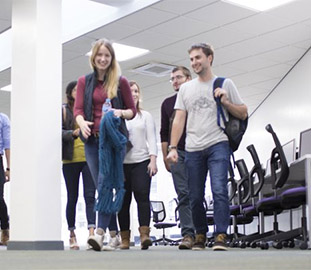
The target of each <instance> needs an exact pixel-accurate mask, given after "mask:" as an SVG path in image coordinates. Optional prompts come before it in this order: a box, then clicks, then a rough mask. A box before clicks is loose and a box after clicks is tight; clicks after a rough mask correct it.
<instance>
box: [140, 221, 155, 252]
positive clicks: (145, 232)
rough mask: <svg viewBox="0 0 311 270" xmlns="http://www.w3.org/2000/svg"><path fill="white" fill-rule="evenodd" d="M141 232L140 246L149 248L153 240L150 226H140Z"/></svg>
mask: <svg viewBox="0 0 311 270" xmlns="http://www.w3.org/2000/svg"><path fill="white" fill-rule="evenodd" d="M138 230H139V233H140V247H141V249H148V248H149V247H150V246H152V241H151V239H150V237H149V234H150V228H149V227H148V226H141V227H139V228H138Z"/></svg>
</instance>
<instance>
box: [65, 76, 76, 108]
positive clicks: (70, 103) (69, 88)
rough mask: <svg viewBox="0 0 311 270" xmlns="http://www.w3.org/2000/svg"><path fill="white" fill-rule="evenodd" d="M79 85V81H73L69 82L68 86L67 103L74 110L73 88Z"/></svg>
mask: <svg viewBox="0 0 311 270" xmlns="http://www.w3.org/2000/svg"><path fill="white" fill-rule="evenodd" d="M76 85H77V81H72V82H70V83H68V85H67V87H66V96H67V103H68V106H69V108H70V109H71V110H72V109H73V105H74V102H75V100H74V98H73V97H72V95H71V94H72V90H73V89H74V88H75V87H76Z"/></svg>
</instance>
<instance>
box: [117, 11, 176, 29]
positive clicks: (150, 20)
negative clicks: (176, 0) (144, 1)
mask: <svg viewBox="0 0 311 270" xmlns="http://www.w3.org/2000/svg"><path fill="white" fill-rule="evenodd" d="M174 17H176V15H175V14H172V13H169V12H166V11H161V10H158V9H155V8H152V7H150V8H146V9H142V10H139V11H138V12H135V13H133V14H131V15H129V16H126V17H125V18H122V19H120V20H118V23H120V24H123V25H127V26H131V27H135V28H138V29H148V28H150V27H152V26H155V25H158V24H161V23H163V22H165V21H168V20H170V19H172V18H174ZM142 22H143V23H142Z"/></svg>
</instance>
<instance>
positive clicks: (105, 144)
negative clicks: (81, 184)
mask: <svg viewBox="0 0 311 270" xmlns="http://www.w3.org/2000/svg"><path fill="white" fill-rule="evenodd" d="M120 123H121V119H120V118H119V117H115V116H114V115H113V111H109V112H108V113H106V114H105V117H103V118H102V120H101V122H100V129H99V179H98V183H99V186H98V198H97V202H96V206H95V209H96V210H97V211H99V212H102V213H107V214H112V213H116V212H119V211H120V209H121V207H122V203H123V197H124V193H125V189H124V175H123V152H124V151H125V145H126V142H127V138H126V137H125V136H124V135H123V134H122V133H121V132H120V131H119V126H120Z"/></svg>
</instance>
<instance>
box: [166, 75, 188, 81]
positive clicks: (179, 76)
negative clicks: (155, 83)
mask: <svg viewBox="0 0 311 270" xmlns="http://www.w3.org/2000/svg"><path fill="white" fill-rule="evenodd" d="M185 77H186V76H183V75H176V77H171V78H170V83H172V82H174V81H175V79H176V80H178V81H179V80H181V79H182V78H185Z"/></svg>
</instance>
